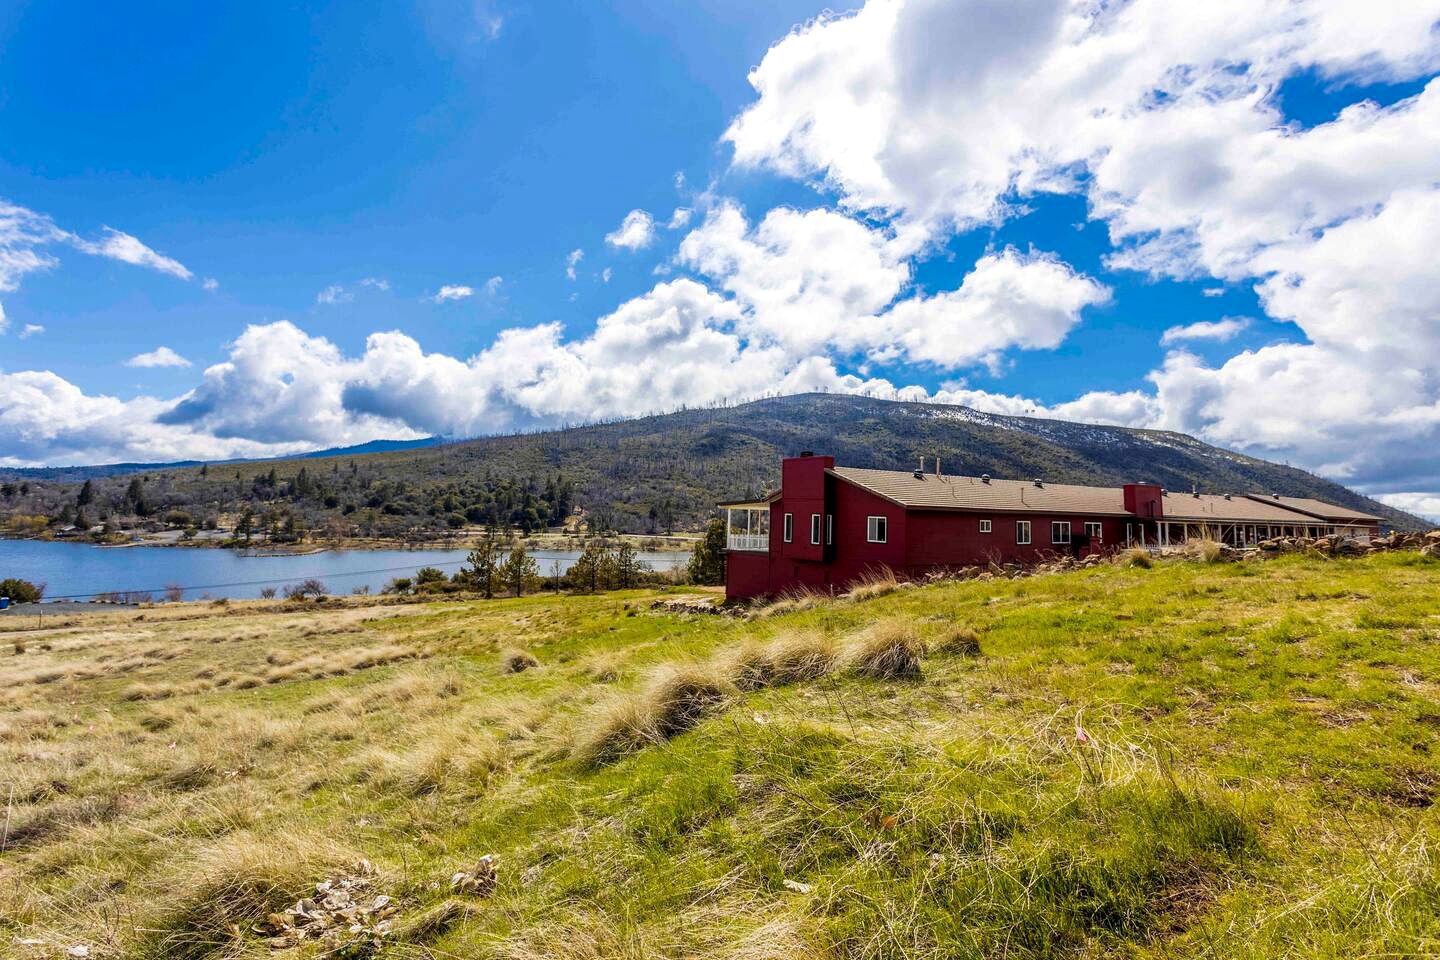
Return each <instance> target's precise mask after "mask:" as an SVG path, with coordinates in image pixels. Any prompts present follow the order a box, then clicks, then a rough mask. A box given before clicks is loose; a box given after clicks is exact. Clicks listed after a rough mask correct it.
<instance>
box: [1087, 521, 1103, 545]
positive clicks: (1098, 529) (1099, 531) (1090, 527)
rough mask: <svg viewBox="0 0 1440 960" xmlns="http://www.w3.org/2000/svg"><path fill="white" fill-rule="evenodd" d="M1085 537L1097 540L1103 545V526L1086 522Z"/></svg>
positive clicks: (1094, 522)
mask: <svg viewBox="0 0 1440 960" xmlns="http://www.w3.org/2000/svg"><path fill="white" fill-rule="evenodd" d="M1085 536H1087V537H1089V538H1090V539H1091V540H1099V541H1101V542H1102V543H1103V542H1104V540H1105V524H1103V523H1099V522H1097V521H1095V520H1086V521H1085Z"/></svg>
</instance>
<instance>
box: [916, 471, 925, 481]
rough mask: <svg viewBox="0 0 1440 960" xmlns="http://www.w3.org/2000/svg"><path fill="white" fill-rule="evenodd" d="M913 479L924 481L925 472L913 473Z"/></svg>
mask: <svg viewBox="0 0 1440 960" xmlns="http://www.w3.org/2000/svg"><path fill="white" fill-rule="evenodd" d="M914 477H915V479H916V480H924V479H925V471H924V470H916V471H915V473H914Z"/></svg>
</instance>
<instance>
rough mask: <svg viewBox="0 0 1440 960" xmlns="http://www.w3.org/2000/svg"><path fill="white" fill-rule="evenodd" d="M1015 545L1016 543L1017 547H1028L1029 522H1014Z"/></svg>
mask: <svg viewBox="0 0 1440 960" xmlns="http://www.w3.org/2000/svg"><path fill="white" fill-rule="evenodd" d="M1015 543H1016V544H1017V545H1019V546H1022V547H1024V546H1028V545H1029V544H1030V521H1029V520H1016V521H1015Z"/></svg>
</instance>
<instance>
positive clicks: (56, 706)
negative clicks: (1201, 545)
mask: <svg viewBox="0 0 1440 960" xmlns="http://www.w3.org/2000/svg"><path fill="white" fill-rule="evenodd" d="M1437 588H1440V561H1437V560H1434V559H1431V558H1426V557H1422V556H1420V555H1419V554H1416V553H1413V552H1410V553H1383V554H1377V555H1374V556H1370V557H1364V558H1359V559H1340V560H1334V559H1327V558H1323V557H1319V556H1313V555H1311V556H1307V555H1302V554H1295V555H1291V556H1286V557H1282V558H1280V559H1275V560H1270V561H1247V562H1244V563H1219V564H1205V563H1196V562H1190V561H1182V560H1165V561H1161V562H1159V563H1157V564H1155V565H1154V566H1153V567H1142V566H1122V565H1119V564H1116V565H1105V566H1101V567H1096V568H1093V569H1089V570H1083V571H1075V572H1069V573H1063V574H1053V575H1044V576H1035V577H1030V578H1024V579H1016V580H1006V579H998V580H992V581H974V580H971V581H966V582H952V583H939V584H934V585H930V586H923V587H909V588H901V587H896V586H894V585H893V584H889V583H885V582H876V583H874V584H871V585H869V586H868V587H867V588H865V589H864V590H862V591H860V592H859V593H858V594H857V597H856V598H852V599H842V600H836V601H825V602H803V603H795V602H790V603H786V604H783V605H780V606H779V607H776V608H774V609H771V610H767V611H760V612H759V613H758V614H755V615H752V616H750V617H748V618H737V617H723V616H694V615H690V616H686V615H676V614H671V613H665V612H660V611H658V610H655V609H653V608H652V604H653V602H654V600H655V599H656V597H657V595H656V594H653V593H644V592H639V591H631V592H628V593H622V594H610V595H602V596H571V597H553V596H551V597H527V598H521V599H515V600H495V601H488V602H487V601H480V602H450V601H434V602H429V603H421V602H411V603H401V602H397V601H391V600H383V601H382V600H377V599H373V598H372V599H363V600H362V599H360V598H351V599H347V600H344V601H328V602H325V603H323V604H319V605H317V604H313V603H305V604H283V603H266V602H260V601H257V602H253V603H234V604H229V605H204V606H201V605H172V606H167V607H157V608H152V609H147V610H144V611H142V612H136V613H126V614H116V615H104V616H98V615H97V616H94V617H77V618H75V619H74V620H73V621H71V622H68V623H66V622H61V623H59V624H58V625H57V624H55V623H53V622H50V623H47V624H46V626H45V628H44V629H43V630H41V629H36V624H35V622H34V621H33V620H31V619H30V618H12V619H8V620H3V621H0V631H6V632H4V633H3V634H0V636H3V638H4V640H5V654H4V656H5V662H6V669H5V670H4V671H3V672H0V751H3V752H0V769H3V770H4V771H5V776H4V781H5V783H4V784H3V785H0V791H4V792H6V793H8V794H9V796H10V801H9V805H8V810H7V813H6V815H5V827H4V831H5V834H4V841H3V843H4V849H3V851H0V954H4V955H9V956H16V957H54V956H61V955H63V953H62V951H64V950H67V949H75V948H84V949H85V951H88V955H89V956H90V957H120V956H125V957H155V958H159V957H191V958H200V957H222V956H224V957H231V956H255V957H261V956H269V955H273V954H274V952H275V951H286V952H284V953H283V955H285V956H314V957H319V956H330V957H333V956H352V957H353V956H384V957H397V958H399V957H405V958H416V957H462V956H463V957H496V958H500V957H505V958H538V957H571V958H598V957H623V958H642V957H646V958H648V957H681V956H690V957H714V958H722V957H724V958H746V960H754V958H769V957H773V958H795V957H816V958H876V960H879V958H940V957H977V958H978V957H986V958H990V957H1011V958H1024V957H1043V956H1061V957H1067V956H1068V957H1180V956H1184V957H1194V956H1212V957H1293V956H1323V957H1345V958H1352V957H1379V956H1387V957H1396V956H1422V955H1434V954H1435V953H1436V952H1437V951H1440V912H1437V911H1436V909H1435V904H1436V903H1437V902H1440V863H1437V849H1440V822H1437V819H1436V812H1435V808H1434V802H1435V798H1436V793H1437V790H1440V659H1437V656H1436V651H1437V649H1440V589H1437ZM670 599H673V598H670ZM12 647H13V652H12V649H11V648H12ZM487 858H488V859H487ZM317 884H321V887H320V889H319V891H317V888H316V885H317ZM302 898H309V900H307V901H306V902H303V903H300V904H299V906H298V907H297V901H301V899H302ZM377 898H378V899H377ZM287 907H289V908H291V910H292V912H289V913H287V912H285V911H286V908H287ZM73 955H80V954H78V953H77V954H73Z"/></svg>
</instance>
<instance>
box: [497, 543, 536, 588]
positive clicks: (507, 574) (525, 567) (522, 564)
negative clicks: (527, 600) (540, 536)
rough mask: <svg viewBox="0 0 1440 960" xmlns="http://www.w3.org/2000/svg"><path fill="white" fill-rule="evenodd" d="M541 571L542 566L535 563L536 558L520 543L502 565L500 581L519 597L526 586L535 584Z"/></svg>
mask: <svg viewBox="0 0 1440 960" xmlns="http://www.w3.org/2000/svg"><path fill="white" fill-rule="evenodd" d="M539 573H540V567H539V565H538V564H536V563H535V558H534V557H531V556H530V555H529V554H528V553H526V552H525V548H524V547H523V546H521V545H519V544H518V543H517V544H516V545H515V549H513V550H511V551H510V556H508V557H506V558H505V562H504V563H503V564H501V565H500V581H501V582H502V583H504V584H505V585H506V586H507V587H509V588H510V592H511V593H513V594H514V595H515V596H517V597H518V596H520V595H521V594H522V593H524V592H525V588H526V587H530V586H533V585H534V583H535V578H536V577H537V576H538V575H539Z"/></svg>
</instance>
